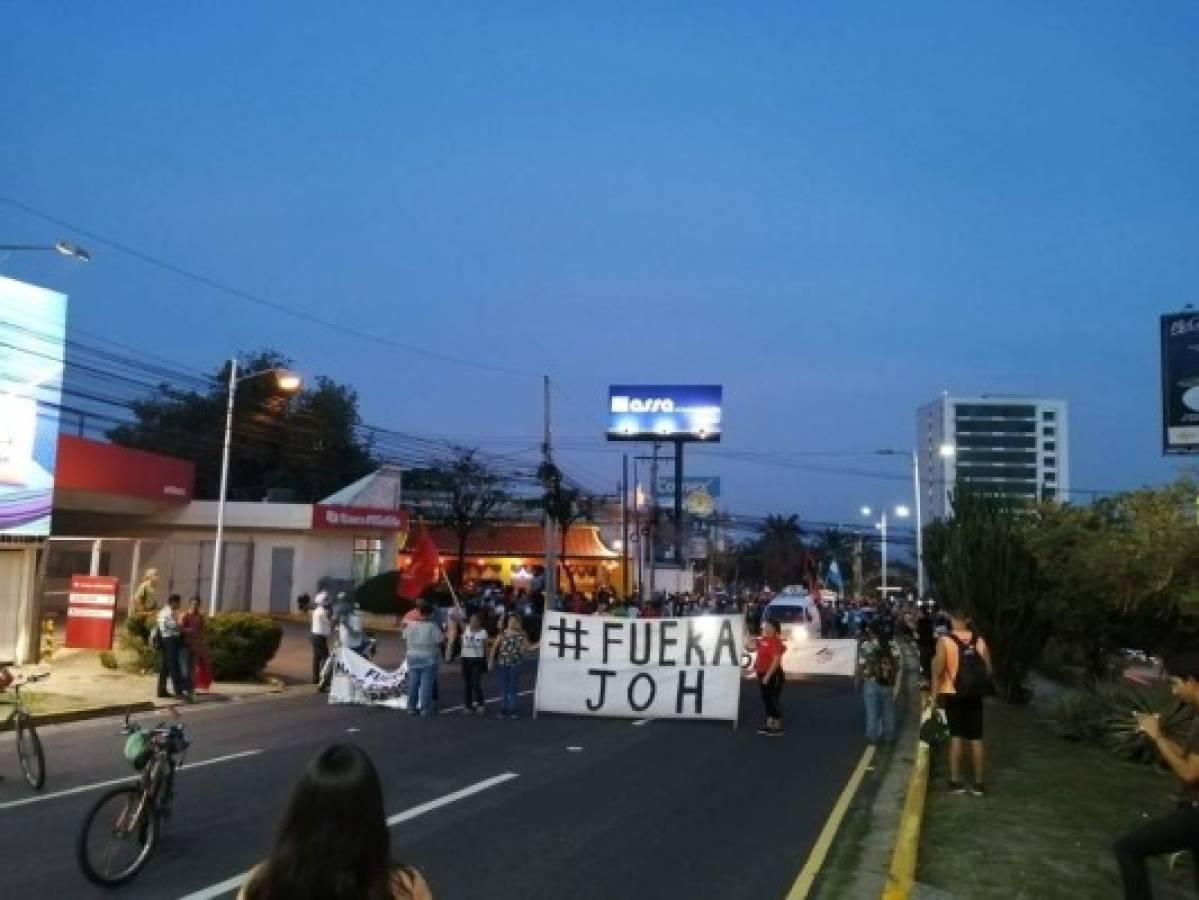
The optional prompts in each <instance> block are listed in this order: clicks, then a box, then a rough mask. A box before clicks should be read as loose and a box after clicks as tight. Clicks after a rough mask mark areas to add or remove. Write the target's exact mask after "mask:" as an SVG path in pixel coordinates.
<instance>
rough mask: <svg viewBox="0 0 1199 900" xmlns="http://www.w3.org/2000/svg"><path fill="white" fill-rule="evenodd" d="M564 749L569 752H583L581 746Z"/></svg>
mask: <svg viewBox="0 0 1199 900" xmlns="http://www.w3.org/2000/svg"><path fill="white" fill-rule="evenodd" d="M566 749H567V750H569V751H570V752H571V753H582V752H583V748H582V747H567V748H566Z"/></svg>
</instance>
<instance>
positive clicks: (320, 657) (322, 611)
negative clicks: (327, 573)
mask: <svg viewBox="0 0 1199 900" xmlns="http://www.w3.org/2000/svg"><path fill="white" fill-rule="evenodd" d="M322 595H323V596H322ZM332 633H333V623H332V622H331V621H330V619H329V595H328V594H327V593H325V592H324V591H322V592H321V593H320V594H317V603H316V606H314V607H313V608H312V683H313V684H320V682H321V670H322V669H323V668H324V667H325V660H327V659H328V658H329V635H330V634H332Z"/></svg>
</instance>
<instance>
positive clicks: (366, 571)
mask: <svg viewBox="0 0 1199 900" xmlns="http://www.w3.org/2000/svg"><path fill="white" fill-rule="evenodd" d="M382 561H383V540H382V538H354V570H353V573H354V581H355V582H356V583H357V584H362V582H364V581H366V580H367V579H368V578H374V577H375V576H376V575H378V574H379V567H380V565H381V563H382Z"/></svg>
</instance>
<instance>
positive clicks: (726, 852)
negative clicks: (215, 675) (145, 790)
mask: <svg viewBox="0 0 1199 900" xmlns="http://www.w3.org/2000/svg"><path fill="white" fill-rule="evenodd" d="M534 671H535V670H534V668H533V666H532V665H530V666H529V667H528V671H526V672H525V676H526V681H527V683H526V684H525V685H524V686H523V688H524V689H525V690H528V691H531V688H532V678H533V675H534ZM496 687H497V686H496V684H495V683H494V676H493V675H489V676H488V681H487V683H486V688H487V695H488V696H489V697H492V696H494V695H495V693H496ZM460 690H461V681H460V678H459V677H458V673H457V670H456V668H452V667H446V668H444V669H443V675H442V691H443V697H442V705H443V708H444V709H445V712H444V713H443V714H442V715H440V716H438V717H436V718H434V719H417V718H413V717H409V716H408V715H406V714H404V713H401V712H395V711H389V710H377V709H364V708H360V707H330V706H328V705H327V704H326V702H325V697H324V696H323V695H315V694H312V693H310V692H309V691H308V689H303V688H302V689H298V690H296V691H295V692H293V693H289V694H288V695H285V696H284V697H281V698H279V697H272V698H264V699H256V700H247V701H243V702H240V703H227V704H211V705H208V706H204V707H199V706H197V707H191V708H187V709H184V710H183V713H182V714H183V716H184V720H185V722H186V724H187V727H188V730H189V734H190V737H191V739H192V741H193V747H192V750H191V753H190V757H189V760H188V767H186V768H184V769H183V770H182V771H181V773H180V776H179V778H178V780H177V782H176V790H177V801H176V805H175V816H174V819H173V821H172V822H171V823H170V824H169V826H168V828H167V830H166V832H165V837H164V839H163V840H162V841H161V842H160V844H159V848H158V850H157V851H156V853H155V855H154V856H153V857H152V858H151V860H150V863H149V865H148V866H147V867H146V869H145V870H144V871H143V872H142V873H141V874H140V875H139V876H138V877H137V879H136V880H134V881H133V882H132V883H131V884H129V885H127V886H125V887H123V888H120V889H118V890H117V891H115V892H108V893H106V892H103V891H100V890H97V889H94V888H92V887H91V886H90V885H89V884H88V883H87V882H86V881H85V880H84V878H83V876H82V875H81V874H80V873H79V871H78V868H77V866H76V863H75V858H74V842H75V837H76V834H77V832H78V828H79V824H80V822H81V820H82V818H83V815H84V813H85V811H86V810H87V808H88V807H89V805H90V804H91V803H92V802H93V800H94V799H95V798H96V796H97V795H98V792H99V790H100V789H101V788H100V787H98V786H97V785H100V784H101V783H103V782H109V781H111V780H114V779H118V780H119V779H122V778H125V777H128V776H129V772H130V771H131V770H130V769H129V766H128V764H127V763H126V762H125V761H124V759H123V757H122V753H121V751H122V743H123V739H122V738H120V737H119V736H118V734H117V731H118V728H119V724H120V723H119V721H118V720H101V721H95V722H86V723H76V724H73V725H63V726H58V727H54V728H45V729H43V730H42V738H43V742H44V744H45V748H46V758H47V768H48V773H49V774H48V778H47V783H46V787H45V790H44V791H43V792H42V793H41V794H33V793H32V792H30V791H29V790H28V789H27V788H26V786H25V784H24V782H23V780H22V779H21V778H20V773H19V770H18V768H17V761H16V753H15V749H14V747H13V743H12V736H11V735H5V736H4V737H3V738H2V739H0V774H2V775H3V776H4V780H3V781H2V782H0V847H3V853H2V858H3V864H2V865H0V896H3V897H23V898H36V897H52V898H65V897H70V898H80V897H93V896H95V897H103V896H113V895H114V894H115V895H117V896H122V897H130V898H143V897H145V898H164V897H193V898H197V900H198V898H201V897H203V898H209V897H231V896H233V894H234V893H235V891H234V890H233V889H232V888H231V885H232V884H233V879H236V878H237V877H238V876H239V875H241V874H242V873H244V872H245V871H246V870H247V869H248V868H249V867H251V866H252V865H253V864H254V863H256V862H257V861H259V860H260V859H261V858H262V857H263V856H264V854H265V853H266V852H267V850H268V848H269V847H270V844H271V839H272V834H273V831H274V828H275V825H276V823H277V821H278V820H279V817H280V814H281V812H282V810H283V808H284V805H285V802H286V798H287V795H288V791H289V790H290V788H291V786H292V784H293V783H294V782H295V780H296V778H297V776H298V774H299V773H300V771H301V770H302V768H303V766H304V764H305V763H306V762H307V761H308V760H309V759H310V758H311V757H312V756H313V755H314V754H315V753H316V752H317V751H318V750H319V749H320V748H322V747H323V746H324V745H326V744H328V743H330V742H333V741H340V740H352V741H355V742H357V743H358V744H360V745H361V746H362V747H364V748H365V749H366V750H367V751H368V752H369V753H370V754H371V756H372V757H373V759H374V760H375V762H376V764H377V765H378V767H379V770H380V774H381V776H382V779H383V783H384V789H385V792H386V809H387V811H388V814H389V815H390V816H392V817H393V818H396V819H397V822H396V824H395V825H394V826H393V827H392V836H393V852H394V855H395V858H396V859H397V860H401V861H404V862H409V863H412V864H414V865H416V866H418V867H419V868H420V869H421V870H422V871H423V872H424V873H425V874H426V877H427V878H428V880H429V882H430V884H431V885H432V887H433V890H434V894H435V896H436V897H438V898H451V900H453V898H463V900H470V898H480V900H484V898H486V900H507V898H511V900H517V898H520V900H526V898H531V897H563V896H569V897H570V898H572V900H585V898H610V897H611V898H616V897H655V898H680V900H682V898H687V900H694V898H738V900H742V898H776V897H781V896H783V895H784V894H785V893H786V890H787V888H788V887H789V886H790V884H791V883H792V881H793V880H794V879H795V876H796V874H797V873H798V871H799V869H800V868H801V867H802V865H803V863H804V860H805V859H806V857H807V854H808V852H809V850H810V848H811V846H812V845H813V844H814V843H815V840H816V837H817V835H818V834H819V831H820V829H821V827H822V825H823V823H824V821H825V819H826V817H827V815H828V813H829V811H830V810H831V809H832V807H833V805H834V803H835V802H836V798H837V795H838V793H839V792H840V791H841V789H842V787H843V785H844V784H845V782H846V780H847V779H848V777H849V775H850V772H851V771H852V769H853V767H854V765H855V764H856V763H857V761H858V758H859V756H860V754H861V750H862V738H861V728H860V714H859V704H858V702H857V701H856V698H855V697H854V695H853V693H852V691H851V689H850V687H849V685H848V682H836V683H805V684H791V685H788V689H787V691H786V692H785V697H784V703H785V710H786V716H787V719H786V721H787V728H788V730H787V734H786V735H785V736H784V737H783V738H781V739H775V738H767V737H761V736H759V735H757V734H756V733H755V730H756V727H757V725H758V716H759V714H760V710H759V699H758V696H757V692H756V685H754V684H752V683H748V684H746V685H745V687H744V694H743V697H742V724H741V727H740V728H738V729H737V730H734V729H733V728H732V727H730V726H728V725H720V724H714V723H687V722H663V721H653V722H645V723H634V722H632V721H629V720H615V719H602V720H601V719H584V718H567V717H559V716H542V717H540V718H538V719H536V720H534V719H533V718H531V717H530V715H529V714H530V712H531V700H532V697H531V696H530V695H528V694H526V695H525V696H523V697H522V702H523V703H524V709H523V710H522V713H523V716H522V718H520V719H517V720H513V721H507V720H499V719H497V718H495V717H494V716H493V715H488V716H487V717H474V716H471V717H467V716H465V715H463V714H462V713H461V712H460V711H458V710H456V709H455V708H454V707H455V706H456V704H458V703H460V702H461V699H460ZM489 709H490V710H492V711H494V710H495V709H496V705H495V704H494V703H492V704H491V705H490V707H489Z"/></svg>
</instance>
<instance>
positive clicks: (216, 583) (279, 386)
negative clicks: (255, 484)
mask: <svg viewBox="0 0 1199 900" xmlns="http://www.w3.org/2000/svg"><path fill="white" fill-rule="evenodd" d="M262 375H273V376H274V378H275V389H276V390H277V391H278V392H279V393H281V394H295V393H296V392H298V391H299V390H300V385H301V383H302V382H301V379H300V376H299V375H297V374H296V373H295V372H292V371H289V370H288V369H281V368H274V369H263V370H262V371H261V372H251V373H250V374H248V375H242V376H241V377H240V378H239V377H238V375H237V358H236V357H234V358H233V359H231V360H229V405H228V408H227V410H226V412H225V449H224V453H223V455H222V457H221V494H220V497H219V498H218V499H217V507H216V546H214V547H213V548H212V585H211V586H210V590H209V593H208V614H209V615H210V616H215V615H216V601H217V592H218V591H219V590H220V583H221V580H220V576H221V550H222V549H223V546H224V539H225V494H226V493H228V490H229V446H230V444H231V443H232V442H233V398H234V397H235V396H236V394H237V386H238V385H239V384H241V383H242V382H243V381H249V380H250V379H251V378H258V377H260V376H262Z"/></svg>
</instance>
